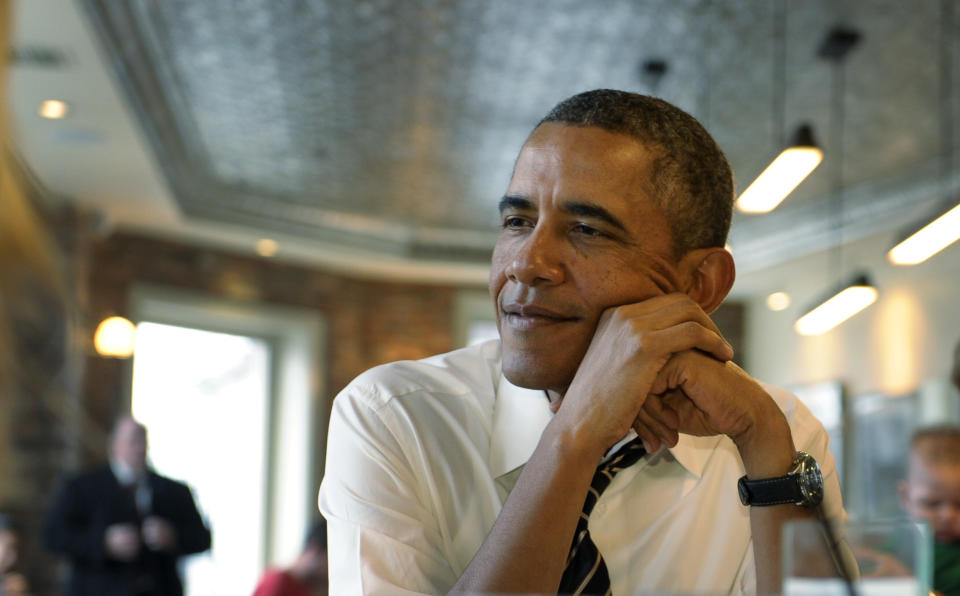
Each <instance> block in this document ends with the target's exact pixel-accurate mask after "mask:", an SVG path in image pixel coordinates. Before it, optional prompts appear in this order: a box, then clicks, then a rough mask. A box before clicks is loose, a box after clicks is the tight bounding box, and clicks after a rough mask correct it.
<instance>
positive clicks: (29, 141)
mask: <svg viewBox="0 0 960 596" xmlns="http://www.w3.org/2000/svg"><path fill="white" fill-rule="evenodd" d="M16 10H17V15H16V21H15V24H16V27H17V30H16V39H15V49H16V59H15V61H14V64H13V68H12V70H11V103H12V113H13V116H14V120H15V124H16V126H17V132H18V139H19V142H20V145H21V151H22V153H23V154H24V157H25V158H26V160H27V162H28V163H29V164H30V166H31V168H32V169H33V171H34V172H35V174H36V175H37V177H38V178H39V179H40V180H41V181H42V182H43V183H44V185H45V186H46V187H47V188H49V189H50V190H51V191H52V193H54V194H56V195H59V196H61V197H64V198H65V199H67V200H71V201H76V202H79V203H81V204H84V205H87V206H90V207H92V208H95V209H98V210H99V211H100V212H102V213H103V214H104V216H105V219H106V221H108V222H109V223H110V225H112V226H114V227H118V228H125V229H136V230H142V231H145V232H149V233H155V234H164V235H171V236H176V237H183V238H186V239H189V240H191V241H195V242H200V243H206V244H214V245H221V246H228V247H232V248H235V249H241V250H245V251H252V245H253V242H254V241H255V240H256V239H258V238H261V237H270V238H274V239H277V240H278V241H279V242H280V247H281V252H280V255H279V256H281V257H286V258H291V259H297V260H305V261H308V262H315V263H319V264H323V265H325V266H330V267H338V268H341V269H346V270H351V271H354V272H359V273H363V274H368V275H379V276H388V277H389V276H393V277H406V278H418V279H425V280H433V281H452V282H463V283H470V282H482V281H483V280H484V279H485V275H486V273H485V272H486V262H487V260H488V258H489V252H490V248H491V247H492V244H493V239H494V237H495V233H496V232H495V227H496V218H495V204H496V201H497V199H498V198H499V196H500V195H501V194H502V192H503V190H504V188H505V187H506V184H507V182H508V179H509V176H510V168H511V165H512V161H513V159H514V157H515V156H516V153H517V151H518V149H519V147H520V145H521V144H522V143H523V140H524V138H525V137H526V135H527V134H528V133H529V131H530V129H531V127H532V126H533V124H535V123H536V121H537V120H538V119H539V118H540V117H542V116H543V114H544V113H545V112H546V111H547V110H548V109H549V108H550V107H551V106H552V105H553V104H555V103H556V102H557V101H559V100H560V99H563V98H564V97H566V96H568V95H571V94H573V93H576V92H578V91H582V90H586V89H592V88H598V87H612V88H619V89H627V90H633V91H640V92H644V93H651V94H655V95H659V96H661V97H664V98H666V99H668V100H669V101H671V102H673V103H676V104H677V105H679V106H680V107H682V108H684V109H686V110H688V111H689V112H691V113H692V114H694V115H695V116H697V117H698V118H699V119H700V120H701V121H702V122H703V123H704V124H705V125H706V126H707V128H708V129H709V130H710V132H711V133H712V134H713V135H714V136H715V137H716V139H717V141H718V142H719V144H720V146H721V147H722V148H723V149H724V150H725V152H726V153H727V156H728V158H729V159H730V162H731V164H732V165H733V168H734V172H735V175H736V178H737V181H738V188H740V189H742V188H744V187H745V186H746V184H748V183H749V181H751V180H752V179H753V178H754V177H755V176H756V175H757V174H758V173H759V172H760V171H761V170H762V169H763V168H764V167H765V166H766V164H767V163H769V161H770V159H771V158H772V157H773V156H774V155H775V153H776V152H777V150H778V148H779V142H780V141H779V139H781V138H782V136H783V135H782V132H783V130H790V129H792V128H794V127H795V126H796V125H798V124H799V123H801V122H809V123H811V124H812V125H813V127H814V130H815V133H816V135H817V139H818V141H819V142H820V144H821V145H822V146H823V147H824V152H825V161H824V163H823V164H822V165H821V166H820V168H818V169H817V170H816V171H815V172H814V173H813V175H812V176H811V177H810V178H808V179H807V181H805V182H804V183H803V184H802V185H801V187H800V188H799V189H798V190H797V191H796V192H795V193H794V194H793V195H791V196H790V197H789V198H788V199H787V201H786V202H785V203H784V204H783V205H782V206H781V207H780V208H779V209H778V210H776V211H774V212H773V213H771V214H769V215H763V216H749V215H744V214H737V215H736V216H735V219H734V227H733V230H732V233H731V241H730V243H731V245H732V248H733V251H734V254H735V256H736V259H737V263H738V267H739V270H740V272H741V274H746V275H747V276H749V275H750V274H752V273H758V274H759V273H762V272H764V271H768V270H770V269H772V268H776V267H777V266H779V265H781V264H783V263H785V262H787V261H789V260H791V259H795V258H797V257H801V256H804V255H811V254H815V253H818V252H823V251H825V250H827V249H829V247H831V246H832V245H834V244H836V243H838V242H842V243H845V244H847V243H855V242H857V241H859V240H862V239H864V238H868V237H875V236H878V235H887V236H889V237H890V239H891V241H892V240H893V239H894V237H895V236H897V235H898V234H899V233H900V230H901V228H902V227H903V226H904V225H908V224H909V223H910V222H912V221H913V220H914V219H916V218H920V217H924V216H926V215H927V213H928V212H929V211H930V210H931V209H933V208H935V207H936V206H937V205H938V204H940V203H941V202H942V198H943V197H944V196H948V195H950V193H953V192H955V191H956V190H957V189H958V188H960V176H957V174H956V173H955V170H956V169H955V168H952V167H950V168H947V169H944V167H943V166H944V161H943V160H942V156H943V155H944V152H943V147H944V143H945V142H946V141H950V140H952V139H960V135H957V134H945V133H944V131H945V127H946V126H949V128H950V131H947V132H948V133H954V132H955V130H954V129H955V128H956V121H957V120H958V119H960V118H958V117H956V116H954V117H952V118H950V119H943V118H942V117H941V104H940V102H939V97H940V96H939V93H940V89H941V87H940V84H941V82H942V81H943V80H944V79H943V77H942V70H943V68H942V67H944V66H947V65H946V64H945V63H942V62H941V60H940V56H941V49H942V48H943V47H947V48H948V49H949V56H950V57H951V61H952V63H951V64H949V65H948V66H950V73H951V74H952V80H953V81H956V83H955V84H954V85H953V88H954V92H953V93H952V95H951V96H950V98H949V99H950V102H949V104H948V105H949V106H950V108H951V115H952V114H953V113H955V112H956V111H957V110H956V108H957V106H956V104H957V103H958V102H957V97H958V96H960V94H958V93H957V92H956V90H957V89H958V88H960V76H958V74H960V73H958V72H957V71H958V67H960V56H957V51H956V45H957V44H956V43H953V38H955V37H956V32H957V30H958V29H957V26H956V21H957V20H958V18H960V11H956V12H957V13H958V14H956V15H954V17H955V18H954V22H953V23H952V25H953V26H952V29H951V32H952V37H951V38H950V39H951V45H948V46H942V45H941V44H940V39H939V31H940V27H939V23H940V21H941V12H940V11H941V4H940V2H936V1H934V0H922V1H916V2H902V1H900V0H869V1H863V0H861V1H856V2H854V1H847V2H840V1H834V0H805V1H803V2H797V1H793V2H789V1H787V0H779V1H773V2H771V1H768V0H713V1H709V0H658V1H645V2H641V1H637V0H632V1H628V0H608V1H607V2H603V3H586V2H581V1H574V0H525V1H522V2H520V1H516V0H489V1H482V2H481V1H467V0H462V1H455V0H417V1H404V2H399V1H390V0H337V1H328V2H322V1H319V0H311V1H286V2H277V1H271V0H205V1H204V2H196V1H194V0H162V1H161V0H129V1H125V2H115V1H111V0H78V1H77V2H71V1H69V0H29V1H23V0H22V1H21V2H19V3H18V5H17V9H16ZM781 10H782V12H778V11H781ZM836 24H844V25H847V26H850V27H853V28H855V29H857V30H858V31H859V32H860V33H861V34H862V40H861V42H860V43H859V44H858V45H857V46H856V47H855V48H854V49H853V50H852V51H851V52H850V54H849V56H848V58H847V60H846V61H845V63H844V64H843V65H842V66H841V67H836V66H834V65H833V64H832V63H831V62H829V61H827V60H825V59H823V58H820V57H818V56H817V49H818V47H819V46H820V45H821V43H822V41H823V39H824V38H825V36H826V34H827V32H828V31H829V30H830V29H831V28H832V27H833V26H834V25H836ZM778 27H780V28H782V29H778ZM781 30H782V31H784V34H783V35H780V34H778V31H781ZM779 52H783V53H782V54H780V53H779ZM780 55H783V56H784V61H783V62H781V61H780V60H778V59H777V56H780ZM649 60H662V61H664V62H665V63H666V66H667V70H666V72H665V74H664V75H663V76H662V77H656V76H652V75H650V74H649V73H648V72H647V71H646V70H645V69H644V67H643V65H644V63H645V62H646V61H649ZM837 68H842V75H843V80H842V82H839V83H838V81H839V79H834V78H833V77H834V76H835V75H836V74H837V73H838V70H837ZM834 92H836V93H837V96H838V97H841V99H842V102H841V105H842V109H843V114H842V127H841V128H839V129H837V128H834V129H831V128H830V125H831V122H836V120H832V118H836V114H837V113H836V112H835V111H832V108H835V107H836V104H834V103H832V98H833V97H834V95H832V94H833V93H834ZM47 98H58V99H65V100H67V101H68V102H69V103H70V104H71V106H72V108H73V110H72V112H71V114H70V115H69V116H68V117H67V118H66V119H64V120H61V121H44V120H41V119H40V118H38V117H37V116H36V114H35V110H36V105H37V104H38V103H39V102H40V101H41V100H42V99H47ZM778 101H779V102H781V103H778ZM781 105H782V111H781V110H780V109H779V108H778V107H777V106H781ZM838 184H839V185H841V186H842V188H843V191H842V193H837V192H836V190H837V188H838ZM838 197H839V199H838ZM841 203H842V215H838V209H837V207H838V205H839V204H841ZM837 223H842V226H840V225H835V224H837Z"/></svg>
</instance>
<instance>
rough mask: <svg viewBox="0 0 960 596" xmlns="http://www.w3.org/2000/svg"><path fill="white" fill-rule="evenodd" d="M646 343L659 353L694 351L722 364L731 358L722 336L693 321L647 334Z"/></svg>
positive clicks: (731, 350) (730, 347) (731, 349)
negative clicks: (703, 353)
mask: <svg viewBox="0 0 960 596" xmlns="http://www.w3.org/2000/svg"><path fill="white" fill-rule="evenodd" d="M646 341H647V343H649V344H651V345H652V346H655V347H656V349H657V350H658V351H660V352H661V353H663V352H669V353H672V354H676V353H678V352H685V351H687V350H694V349H696V350H700V351H702V352H706V353H707V354H710V355H711V356H713V357H714V358H716V359H717V360H721V361H724V362H726V361H727V360H730V359H732V358H733V347H732V346H731V345H730V344H728V343H727V341H726V340H725V339H723V337H722V336H720V335H718V334H717V333H714V332H713V331H711V330H710V329H707V328H706V327H704V326H702V325H700V324H699V323H695V322H693V321H687V322H685V323H680V324H679V325H674V326H673V327H669V328H667V329H662V330H660V331H653V332H651V333H649V334H647V337H646ZM654 393H660V392H654Z"/></svg>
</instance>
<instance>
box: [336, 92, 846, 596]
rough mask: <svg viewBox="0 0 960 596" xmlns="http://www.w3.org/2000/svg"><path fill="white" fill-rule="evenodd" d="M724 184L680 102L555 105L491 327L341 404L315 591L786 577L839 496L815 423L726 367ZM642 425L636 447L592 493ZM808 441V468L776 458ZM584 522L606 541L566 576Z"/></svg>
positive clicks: (524, 179)
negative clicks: (800, 532)
mask: <svg viewBox="0 0 960 596" xmlns="http://www.w3.org/2000/svg"><path fill="white" fill-rule="evenodd" d="M732 201H733V181H732V174H731V172H730V167H729V164H728V163H727V161H726V158H725V157H724V156H723V154H722V152H721V151H720V150H719V148H717V146H716V144H715V143H714V142H713V140H712V139H711V138H710V136H709V135H708V134H707V132H706V131H705V130H704V129H703V128H702V127H701V126H700V125H699V123H697V122H696V121H695V120H694V119H693V118H692V117H691V116H689V115H688V114H686V113H684V112H682V111H681V110H679V109H677V108H675V107H674V106H671V105H670V104H667V103H666V102H663V101H661V100H657V99H653V98H649V97H645V96H640V95H636V94H630V93H624V92H618V91H609V90H598V91H593V92H587V93H583V94H580V95H577V96H574V97H572V98H570V99H568V100H565V101H564V102H561V103H560V104H558V106H556V107H555V108H554V109H553V110H552V111H551V112H550V114H548V116H547V117H546V118H545V119H544V120H543V121H541V123H540V124H539V125H538V126H537V127H536V128H535V129H534V131H533V132H532V133H531V135H530V137H529V138H528V139H527V141H526V143H525V144H524V146H523V148H522V149H521V152H520V155H519V157H518V158H517V162H516V164H515V166H514V172H513V177H512V179H511V181H510V184H509V187H508V189H507V192H506V193H505V195H504V197H503V198H502V200H501V201H500V212H501V222H502V233H501V235H500V237H499V239H498V241H497V244H496V247H495V249H494V255H493V264H492V269H491V277H490V291H491V296H492V298H493V302H494V305H495V309H496V314H497V324H498V329H499V331H500V341H494V342H488V343H486V344H483V345H481V346H478V347H473V348H467V349H464V350H459V351H456V352H452V353H450V354H446V355H442V356H436V357H434V358H430V359H427V360H424V361H420V362H399V363H393V364H390V365H386V366H383V367H378V368H376V369H373V370H371V371H368V372H367V373H364V374H363V375H361V376H360V377H359V378H358V379H357V380H355V381H354V382H353V383H351V385H350V386H349V387H347V388H346V389H345V390H344V391H343V392H342V393H341V394H340V395H339V396H338V397H337V399H336V401H335V403H334V410H333V414H332V418H331V426H330V433H329V439H328V456H327V470H326V475H325V477H324V481H323V485H322V488H321V492H320V507H321V510H322V512H323V514H324V516H325V517H326V518H327V520H328V523H329V531H330V551H329V552H330V558H331V565H330V568H331V593H338V594H340V593H343V594H359V593H364V594H417V593H423V594H435V593H445V592H448V591H453V592H477V593H484V592H486V593H550V592H556V591H557V590H558V588H561V589H565V590H568V591H578V590H585V592H587V593H589V592H590V591H591V590H594V589H596V590H599V591H601V593H602V592H603V591H606V590H610V589H612V592H613V593H616V594H628V593H634V592H637V591H641V590H648V591H654V590H656V591H668V592H709V593H754V592H757V591H760V592H773V591H778V590H779V588H780V586H779V582H780V556H781V554H780V530H781V528H782V526H783V524H784V523H786V522H787V521H788V520H791V519H796V518H806V517H811V516H813V515H814V513H813V511H814V508H813V505H814V504H815V503H817V502H819V497H820V496H822V495H823V494H824V493H825V498H824V502H823V505H822V506H823V507H824V508H825V509H826V514H827V516H828V517H842V515H843V509H842V504H841V500H840V494H839V485H838V482H837V478H836V471H835V468H834V465H833V462H832V460H831V458H830V455H829V452H828V450H827V436H826V433H825V432H824V431H823V428H822V426H821V425H820V424H819V423H818V422H817V421H816V420H815V419H814V418H813V417H812V416H811V415H810V413H809V411H808V410H807V409H806V408H805V407H804V406H803V405H802V404H801V403H799V402H798V401H797V400H796V399H795V398H794V397H793V396H791V395H789V394H787V393H785V392H783V391H780V390H777V389H775V388H773V387H769V386H765V385H761V384H759V383H758V382H756V381H755V380H753V379H752V378H751V377H749V376H748V375H747V374H746V373H744V372H743V371H742V370H741V369H740V368H738V367H737V366H736V365H734V364H733V363H732V362H730V359H731V358H732V356H733V351H732V348H731V347H730V346H729V344H727V342H726V341H725V340H724V339H723V338H722V337H721V335H720V333H719V331H718V329H717V328H716V326H715V325H714V324H713V322H712V321H711V320H710V318H709V317H708V316H707V314H706V313H709V312H711V311H712V310H714V309H715V308H716V307H717V306H718V305H719V304H720V303H721V301H722V300H723V299H724V298H725V297H726V295H727V292H728V291H729V289H730V287H731V286H732V284H733V280H734V264H733V258H732V256H731V255H730V253H729V252H728V251H726V250H725V249H724V248H723V247H724V242H725V239H726V234H727V231H728V228H729V225H730V218H731V213H732ZM634 433H636V434H634ZM636 435H639V438H640V440H641V441H642V444H643V446H644V447H645V448H646V451H647V453H646V455H644V456H643V457H642V459H640V460H639V461H638V462H637V463H636V464H634V465H631V466H629V467H626V468H625V469H623V470H622V471H620V472H619V473H616V475H615V476H612V480H610V481H609V482H608V484H609V486H606V487H605V488H600V489H597V488H596V487H597V485H596V479H595V478H594V476H595V474H597V475H598V476H599V473H598V471H597V470H598V465H599V464H601V462H602V461H604V460H605V458H607V457H614V458H616V456H615V455H613V456H611V454H612V453H613V452H617V453H618V454H619V453H622V452H620V451H618V449H619V448H620V447H621V446H622V445H624V444H627V443H628V442H629V440H630V439H632V438H633V437H634V436H636ZM798 450H802V451H805V452H807V454H809V455H807V454H801V453H798ZM810 456H812V457H813V458H814V459H816V460H818V461H819V462H820V465H821V467H822V471H823V481H822V484H819V483H818V481H814V480H810V478H813V477H814V476H815V475H810V474H788V473H790V472H791V471H793V470H794V469H795V467H796V469H797V470H800V469H801V467H802V466H806V467H807V468H810V466H811V464H810V461H809V457H810ZM614 461H617V460H616V459H615V460H614ZM741 476H745V478H744V481H743V482H740V483H738V479H739V478H740V477H741ZM758 481H760V482H758ZM592 482H593V483H594V484H593V485H592ZM765 487H772V488H773V489H775V490H771V491H770V494H767V493H766V492H765ZM738 488H739V489H740V493H738ZM781 489H789V490H787V493H783V492H782V490H781ZM599 491H602V493H601V492H599ZM777 491H781V492H777ZM818 491H819V492H818ZM774 493H776V494H774ZM794 493H795V494H794ZM738 494H739V495H740V496H738ZM784 494H786V497H784ZM588 495H593V496H588ZM597 495H599V496H597ZM801 495H802V496H801ZM594 497H596V498H595V499H594ZM591 500H595V502H596V506H595V507H593V509H592V511H590V512H586V510H585V509H584V505H585V501H587V502H592V501H591ZM741 500H743V501H744V502H746V503H750V504H752V506H744V505H743V504H741ZM773 503H778V504H773ZM779 503H783V504H779ZM798 503H803V504H804V505H806V506H798ZM761 505H765V506H761ZM587 519H589V526H588V527H589V533H588V534H589V537H591V538H592V542H593V543H594V544H595V546H596V550H598V551H599V553H600V555H602V560H601V559H599V558H596V560H594V561H593V562H592V563H591V565H592V566H591V567H589V572H588V575H587V577H586V578H584V580H583V583H580V579H579V578H576V579H575V581H574V582H573V583H572V584H570V586H573V587H570V588H569V589H568V588H564V587H563V586H565V585H567V581H568V576H567V575H566V574H565V570H566V568H567V566H568V559H569V560H570V561H572V560H573V558H574V556H573V553H572V551H577V550H587V549H586V547H583V548H582V549H581V547H580V546H579V545H581V544H584V534H586V532H585V531H584V528H585V527H586V524H585V523H583V524H582V525H581V527H580V528H579V529H578V522H581V521H583V522H585V521H586V520H587ZM589 541H590V540H589V539H588V540H587V542H589ZM572 547H574V548H572ZM578 556H583V553H582V552H580V553H578ZM598 570H599V571H598ZM607 573H608V574H609V578H608V579H607V577H606V575H607ZM601 574H602V575H603V584H604V587H601V588H596V587H595V586H596V585H598V584H594V583H588V582H593V581H594V580H595V579H596V578H597V577H600V575H601ZM561 579H563V582H564V583H561Z"/></svg>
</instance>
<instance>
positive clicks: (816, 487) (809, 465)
mask: <svg viewBox="0 0 960 596" xmlns="http://www.w3.org/2000/svg"><path fill="white" fill-rule="evenodd" d="M737 490H739V491H740V502H741V503H743V504H744V505H759V506H765V505H783V504H785V503H795V504H797V505H802V506H804V507H816V506H817V505H819V504H820V502H821V501H823V475H822V474H821V473H820V464H818V463H817V460H815V459H813V456H812V455H810V454H808V453H804V452H803V451H797V455H796V456H795V457H794V458H793V469H792V470H790V472H789V473H787V475H786V476H780V477H779V478H760V479H758V480H750V479H748V478H747V477H746V476H744V477H742V478H741V479H740V481H739V482H737Z"/></svg>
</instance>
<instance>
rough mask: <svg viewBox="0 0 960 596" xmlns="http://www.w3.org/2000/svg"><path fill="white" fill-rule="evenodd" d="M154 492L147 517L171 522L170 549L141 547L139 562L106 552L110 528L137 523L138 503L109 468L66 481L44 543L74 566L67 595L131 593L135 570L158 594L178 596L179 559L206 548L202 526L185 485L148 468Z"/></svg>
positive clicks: (180, 588) (121, 595)
mask: <svg viewBox="0 0 960 596" xmlns="http://www.w3.org/2000/svg"><path fill="white" fill-rule="evenodd" d="M147 482H148V484H149V486H150V490H151V493H152V504H151V510H150V513H149V514H150V515H155V516H157V517H161V518H163V519H165V520H166V521H167V522H169V523H170V524H171V525H172V526H173V527H174V528H175V529H176V532H177V544H176V547H175V550H174V551H173V552H155V551H151V550H149V549H147V548H146V547H145V546H142V547H141V561H139V562H132V563H131V562H123V561H118V560H115V559H113V558H111V557H110V556H109V555H107V553H106V548H105V545H104V536H105V534H106V529H107V527H108V526H110V525H112V524H117V523H137V522H138V514H137V510H136V505H135V503H134V500H133V498H132V496H131V495H130V493H129V492H127V491H126V490H124V489H123V488H122V487H121V486H120V484H119V483H118V482H117V479H116V477H115V476H114V475H113V471H112V470H111V469H110V466H108V465H107V466H103V467H101V468H97V469H95V470H92V471H89V472H85V473H81V474H79V475H77V476H75V477H73V478H71V479H70V480H68V481H67V482H66V483H65V484H64V485H63V487H62V489H61V491H60V494H59V495H58V496H57V499H56V501H55V502H54V505H53V508H52V509H51V511H50V515H49V517H48V518H47V521H46V525H45V527H44V542H45V543H46V545H47V547H48V548H49V549H50V550H52V551H54V552H57V553H60V554H63V555H65V556H67V557H68V558H69V559H70V562H71V565H72V569H71V574H70V579H69V581H68V583H67V586H66V591H65V594H67V595H69V596H131V595H133V594H134V582H135V580H136V577H137V574H138V572H140V571H138V570H141V569H144V570H146V571H147V572H148V574H149V575H150V577H151V578H152V579H153V584H154V586H155V588H154V593H155V594H156V595H157V596H182V594H183V586H182V584H181V582H180V577H179V575H178V573H177V558H178V557H180V556H182V555H187V554H192V553H199V552H203V551H205V550H207V549H208V548H210V531H209V530H208V529H207V528H206V526H205V525H204V523H203V520H202V519H201V518H200V514H199V513H198V512H197V507H196V505H195V504H194V502H193V496H192V495H191V494H190V489H189V488H187V486H186V485H184V484H181V483H179V482H176V481H173V480H170V479H169V478H164V477H163V476H159V475H157V474H155V473H153V472H148V475H147Z"/></svg>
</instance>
